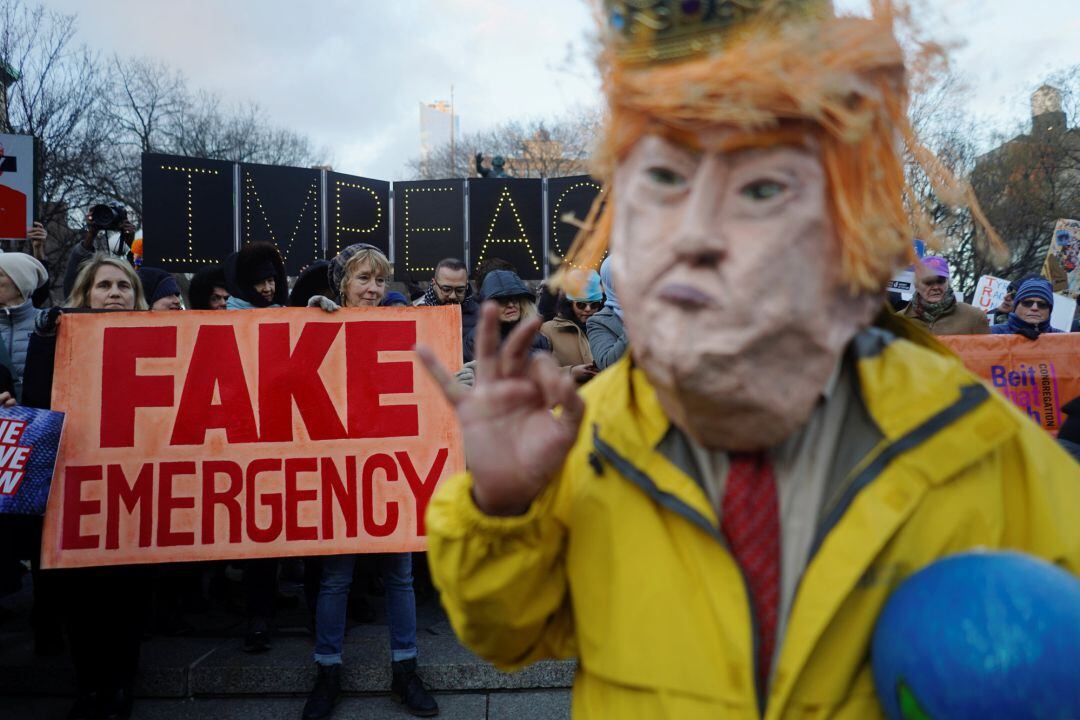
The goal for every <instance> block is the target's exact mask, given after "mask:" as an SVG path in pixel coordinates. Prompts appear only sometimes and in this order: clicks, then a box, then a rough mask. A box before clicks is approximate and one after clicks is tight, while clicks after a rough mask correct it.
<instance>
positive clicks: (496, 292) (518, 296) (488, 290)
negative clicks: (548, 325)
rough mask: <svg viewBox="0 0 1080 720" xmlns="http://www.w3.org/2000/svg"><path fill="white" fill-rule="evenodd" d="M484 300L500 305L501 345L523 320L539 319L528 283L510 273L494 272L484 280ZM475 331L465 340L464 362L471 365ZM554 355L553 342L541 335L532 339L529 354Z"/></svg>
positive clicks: (482, 291) (538, 334) (537, 334)
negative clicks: (543, 353) (549, 353)
mask: <svg viewBox="0 0 1080 720" xmlns="http://www.w3.org/2000/svg"><path fill="white" fill-rule="evenodd" d="M480 293H481V295H483V296H484V301H485V302H487V301H489V300H490V301H492V302H495V303H497V304H498V306H499V344H500V345H501V344H502V341H503V340H505V339H506V336H507V335H509V334H510V331H511V330H513V329H514V328H515V327H517V325H518V323H520V322H521V321H522V320H529V319H531V318H533V317H535V316H536V298H535V296H534V295H533V294H532V292H530V291H529V288H528V287H526V286H525V283H524V282H523V281H522V280H521V278H520V277H518V276H517V274H516V273H513V272H511V271H509V270H492V271H491V272H489V273H488V274H487V275H486V276H485V277H484V284H483V286H482V287H481V289H480ZM475 349H476V329H475V328H474V329H473V330H471V331H469V334H468V335H467V336H466V337H465V362H467V363H468V362H471V361H472V360H473V358H474V356H475ZM540 351H543V352H551V342H550V341H549V340H548V339H547V338H546V337H544V336H543V335H541V334H540V333H539V332H538V333H536V334H535V335H534V336H533V339H532V345H531V346H530V352H540Z"/></svg>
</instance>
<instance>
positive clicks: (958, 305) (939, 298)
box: [900, 255, 990, 335]
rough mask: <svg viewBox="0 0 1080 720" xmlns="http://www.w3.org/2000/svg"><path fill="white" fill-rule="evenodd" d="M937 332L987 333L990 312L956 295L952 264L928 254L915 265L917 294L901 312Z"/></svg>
mask: <svg viewBox="0 0 1080 720" xmlns="http://www.w3.org/2000/svg"><path fill="white" fill-rule="evenodd" d="M900 314H901V315H903V316H904V317H906V318H907V319H908V320H911V321H912V322H915V323H918V324H919V325H922V326H923V327H924V328H925V329H927V330H929V331H930V332H932V333H933V334H934V335H985V334H986V333H988V332H990V325H989V324H988V323H987V320H986V315H984V314H983V313H982V312H980V311H979V309H978V308H976V307H973V306H971V305H968V304H967V303H964V302H960V301H958V300H957V299H956V296H955V295H953V291H952V283H951V282H950V279H949V263H948V261H946V260H945V258H942V257H936V256H933V255H928V256H927V257H925V258H923V259H922V260H921V261H920V262H918V263H917V264H916V265H915V297H913V298H912V299H911V302H910V303H909V304H908V306H907V307H906V308H904V309H903V310H902V311H901V312H900Z"/></svg>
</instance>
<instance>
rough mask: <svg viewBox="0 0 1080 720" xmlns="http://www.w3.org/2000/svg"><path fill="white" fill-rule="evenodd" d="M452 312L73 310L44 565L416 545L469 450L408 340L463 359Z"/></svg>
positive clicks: (60, 359) (57, 401) (59, 379)
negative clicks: (439, 490) (438, 491)
mask: <svg viewBox="0 0 1080 720" xmlns="http://www.w3.org/2000/svg"><path fill="white" fill-rule="evenodd" d="M458 313H459V310H458V308H457V307H456V306H448V307H446V308H372V309H366V308H360V309H348V310H340V311H338V312H336V313H333V314H327V313H324V312H322V311H320V310H316V309H314V308H290V309H276V308H275V309H270V310H255V311H246V312H213V311H205V312H176V313H165V312H161V313H157V312H154V313H146V312H143V313H137V312H132V313H100V314H78V315H75V314H72V315H68V316H65V317H64V321H63V323H62V325H61V329H60V337H59V340H58V345H57V353H56V371H55V377H54V384H53V408H54V409H55V410H60V411H63V412H66V413H67V425H66V431H65V433H64V436H63V439H62V441H61V445H60V451H59V453H58V455H57V462H56V473H55V476H54V480H53V488H52V492H51V494H50V496H49V505H48V510H47V513H46V519H45V532H44V539H43V543H42V563H43V566H45V567H81V566H88V565H111V564H125V563H147V562H175V561H183V560H204V559H226V558H248V557H279V556H289V555H318V554H334V553H346V552H401V551H413V550H421V549H423V548H424V547H425V544H426V540H425V530H424V521H423V518H424V510H425V509H426V507H427V504H428V501H429V500H430V498H431V495H432V493H433V492H434V490H435V487H436V486H437V485H438V483H439V481H440V480H441V479H442V478H444V477H447V476H448V475H450V474H451V473H454V472H457V471H460V470H461V469H462V468H463V467H464V460H463V454H462V449H461V436H460V431H459V429H458V426H457V422H456V420H455V417H454V414H453V410H452V409H451V408H450V406H449V405H448V404H447V403H446V401H445V400H444V399H443V397H442V395H441V392H440V391H439V389H438V388H437V386H436V385H435V384H434V382H433V381H431V380H430V379H429V378H428V377H427V375H426V374H425V373H424V372H423V371H422V370H421V368H420V365H419V361H418V360H417V359H416V357H415V354H414V353H413V352H412V348H413V346H414V345H415V344H416V343H417V342H418V341H422V342H423V343H424V344H425V345H428V346H429V347H431V348H433V349H434V350H435V352H436V354H437V355H438V356H439V357H440V358H441V359H442V360H443V362H444V363H446V364H447V365H448V366H451V367H453V366H454V365H455V362H456V363H458V364H459V363H460V357H461V333H460V330H459V328H460V327H461V323H460V317H459V315H458Z"/></svg>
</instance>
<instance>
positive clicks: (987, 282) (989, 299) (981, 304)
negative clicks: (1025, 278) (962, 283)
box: [971, 275, 1009, 313]
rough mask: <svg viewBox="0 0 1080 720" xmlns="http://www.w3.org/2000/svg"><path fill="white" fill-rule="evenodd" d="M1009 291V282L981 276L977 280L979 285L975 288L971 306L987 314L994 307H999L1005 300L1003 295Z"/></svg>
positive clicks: (991, 276) (990, 276) (989, 276)
mask: <svg viewBox="0 0 1080 720" xmlns="http://www.w3.org/2000/svg"><path fill="white" fill-rule="evenodd" d="M1008 291H1009V281H1008V280H1004V279H1002V278H999V277H994V276H993V275H983V276H982V277H981V278H979V284H978V285H976V286H975V297H974V298H972V301H971V304H972V305H974V306H975V307H977V308H979V309H980V310H982V311H983V312H984V313H988V312H990V311H991V310H993V309H994V308H996V307H1000V305H1001V302H1002V301H1003V300H1004V299H1005V293H1007V292H1008Z"/></svg>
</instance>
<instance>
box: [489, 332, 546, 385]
mask: <svg viewBox="0 0 1080 720" xmlns="http://www.w3.org/2000/svg"><path fill="white" fill-rule="evenodd" d="M539 329H540V319H539V318H531V319H529V320H522V321H521V322H519V323H518V324H517V327H515V328H514V329H513V330H512V331H511V333H510V336H509V337H507V338H506V342H505V343H503V346H502V349H501V350H500V351H499V372H500V373H501V375H502V376H503V377H518V376H521V375H524V374H525V367H526V365H528V364H529V351H530V350H531V349H532V343H533V338H534V337H536V333H537V331H538V330H539Z"/></svg>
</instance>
